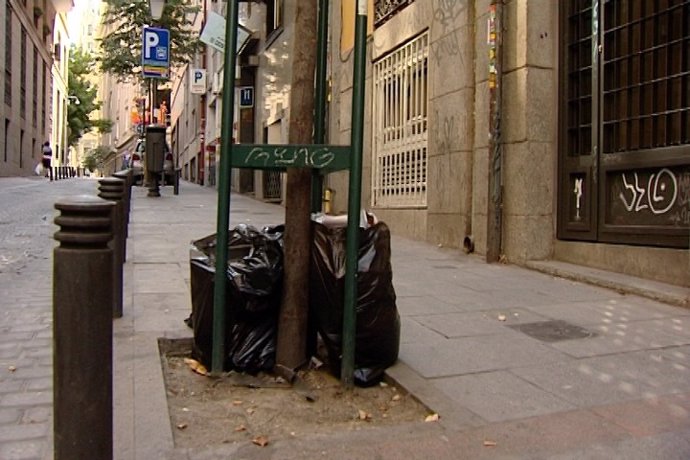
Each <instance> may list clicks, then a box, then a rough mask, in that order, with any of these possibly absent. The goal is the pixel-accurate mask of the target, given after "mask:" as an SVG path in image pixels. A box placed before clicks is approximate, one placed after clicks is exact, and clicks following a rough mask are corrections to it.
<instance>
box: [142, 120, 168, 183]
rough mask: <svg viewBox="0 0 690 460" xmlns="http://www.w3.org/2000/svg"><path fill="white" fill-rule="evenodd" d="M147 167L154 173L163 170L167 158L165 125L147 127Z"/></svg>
mask: <svg viewBox="0 0 690 460" xmlns="http://www.w3.org/2000/svg"><path fill="white" fill-rule="evenodd" d="M145 151H146V169H147V170H148V171H149V172H152V173H162V172H163V160H164V158H165V126H158V125H149V126H147V127H146V150H145Z"/></svg>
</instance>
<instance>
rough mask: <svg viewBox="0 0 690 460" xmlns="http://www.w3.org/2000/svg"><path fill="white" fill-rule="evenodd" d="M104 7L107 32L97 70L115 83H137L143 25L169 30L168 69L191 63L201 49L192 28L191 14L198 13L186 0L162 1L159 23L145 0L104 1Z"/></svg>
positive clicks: (139, 69)
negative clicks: (107, 75) (116, 81)
mask: <svg viewBox="0 0 690 460" xmlns="http://www.w3.org/2000/svg"><path fill="white" fill-rule="evenodd" d="M104 2H105V3H106V5H107V7H106V10H105V14H104V16H103V24H104V25H105V26H106V30H109V31H110V32H108V33H107V34H106V35H105V36H104V37H103V38H102V39H101V44H100V45H101V57H100V58H99V62H100V66H101V70H103V72H106V73H109V74H111V75H113V76H115V77H116V78H117V79H118V80H119V81H123V82H124V81H137V80H141V79H142V74H141V47H142V46H141V40H142V34H143V29H144V27H145V26H155V27H161V28H163V29H167V30H169V31H170V56H169V60H170V67H172V68H174V67H179V66H181V65H184V64H186V63H188V62H190V61H191V59H192V58H193V57H194V55H195V54H196V53H197V52H198V51H199V50H200V49H201V42H200V41H199V39H198V37H197V32H196V31H194V30H193V29H192V27H191V26H192V24H193V19H194V15H195V14H197V13H198V12H199V11H200V8H199V7H198V6H191V5H190V2H189V1H188V0H166V2H165V8H164V9H163V15H162V17H161V18H160V19H159V20H155V21H154V20H153V19H152V18H151V11H150V9H149V2H148V1H141V0H138V1H132V0H104Z"/></svg>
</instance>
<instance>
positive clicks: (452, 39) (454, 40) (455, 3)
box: [431, 0, 467, 66]
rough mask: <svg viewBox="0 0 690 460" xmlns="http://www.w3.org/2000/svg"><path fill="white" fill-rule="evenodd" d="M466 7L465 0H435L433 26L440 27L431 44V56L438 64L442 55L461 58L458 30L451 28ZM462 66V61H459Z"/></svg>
mask: <svg viewBox="0 0 690 460" xmlns="http://www.w3.org/2000/svg"><path fill="white" fill-rule="evenodd" d="M466 8H467V1H466V0H435V2H434V26H435V27H438V28H440V33H438V36H440V37H441V38H439V39H438V40H436V41H435V42H434V43H432V44H431V52H432V56H433V57H434V59H435V60H436V64H440V63H441V62H442V61H443V58H444V57H447V56H457V57H459V58H462V53H461V48H460V43H461V40H460V36H459V30H457V29H455V30H453V26H454V23H455V20H456V19H457V18H458V17H459V16H460V15H461V14H463V13H464V11H465V10H466ZM460 65H461V66H463V65H464V62H460Z"/></svg>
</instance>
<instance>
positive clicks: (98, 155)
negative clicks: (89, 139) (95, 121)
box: [83, 145, 110, 172]
mask: <svg viewBox="0 0 690 460" xmlns="http://www.w3.org/2000/svg"><path fill="white" fill-rule="evenodd" d="M109 154H110V149H109V148H108V147H106V146H105V145H99V146H98V147H96V148H95V149H92V150H89V151H88V152H87V153H86V156H84V160H83V166H84V167H85V168H86V169H88V170H89V171H91V172H93V171H94V170H95V169H100V168H102V167H103V164H104V162H105V159H106V158H107V157H108V155H109Z"/></svg>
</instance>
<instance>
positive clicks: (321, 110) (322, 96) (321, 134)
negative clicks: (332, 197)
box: [311, 0, 329, 212]
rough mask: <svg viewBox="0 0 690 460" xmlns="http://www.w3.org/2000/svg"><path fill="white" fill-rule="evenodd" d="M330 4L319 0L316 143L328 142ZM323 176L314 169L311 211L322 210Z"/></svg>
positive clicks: (324, 0)
mask: <svg viewBox="0 0 690 460" xmlns="http://www.w3.org/2000/svg"><path fill="white" fill-rule="evenodd" d="M328 4H329V0H319V17H318V24H317V28H318V30H317V36H316V95H315V101H314V115H315V116H314V143H315V144H325V143H326V97H327V96H326V87H327V85H328V82H327V77H326V68H327V63H328V61H327V58H328V47H327V45H328ZM322 195H323V176H322V175H321V172H320V171H319V170H318V169H313V170H312V178H311V212H319V211H321V205H322Z"/></svg>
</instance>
